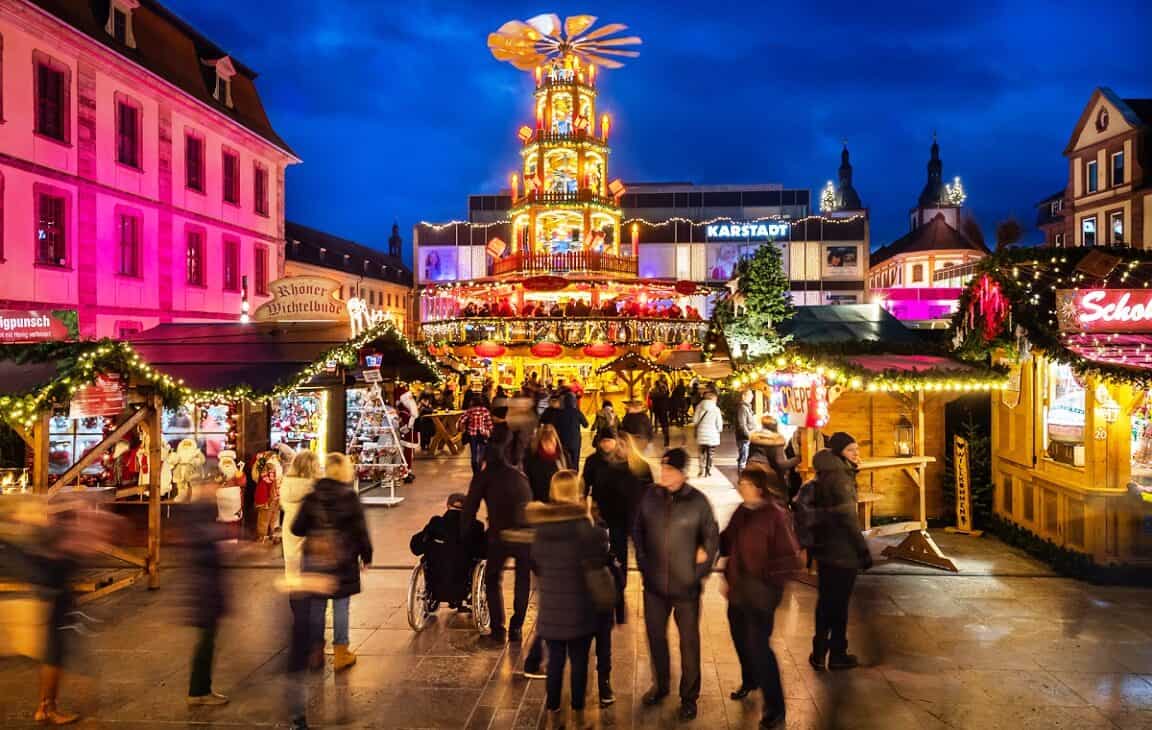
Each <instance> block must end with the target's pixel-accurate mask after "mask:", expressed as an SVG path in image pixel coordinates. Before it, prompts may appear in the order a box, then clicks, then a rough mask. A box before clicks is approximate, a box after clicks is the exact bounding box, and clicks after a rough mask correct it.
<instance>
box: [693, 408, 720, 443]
mask: <svg viewBox="0 0 1152 730" xmlns="http://www.w3.org/2000/svg"><path fill="white" fill-rule="evenodd" d="M692 422H693V423H694V424H695V426H696V443H698V444H700V445H701V446H719V445H720V432H721V431H722V430H724V416H723V414H721V413H720V406H718V405H716V400H715V399H714V398H704V399H702V400H701V401H700V402H699V403H698V404H696V415H695V416H693V418H692Z"/></svg>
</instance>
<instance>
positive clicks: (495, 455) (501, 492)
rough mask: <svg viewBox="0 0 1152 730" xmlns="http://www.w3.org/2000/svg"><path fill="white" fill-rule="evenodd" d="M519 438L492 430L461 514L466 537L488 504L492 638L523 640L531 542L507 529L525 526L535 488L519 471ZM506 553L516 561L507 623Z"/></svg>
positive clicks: (487, 587)
mask: <svg viewBox="0 0 1152 730" xmlns="http://www.w3.org/2000/svg"><path fill="white" fill-rule="evenodd" d="M517 449H518V444H517V441H516V439H515V437H514V435H513V433H512V432H511V431H509V430H508V429H502V430H497V431H494V432H493V434H492V439H491V440H490V441H489V442H488V447H487V449H486V450H485V452H484V467H483V469H482V470H481V471H480V473H478V474H477V475H476V476H475V477H473V478H472V484H471V485H470V486H469V487H468V496H467V498H466V499H465V501H464V514H463V515H462V516H461V518H460V537H461V539H467V537H468V530H469V529H470V525H471V524H472V521H473V520H474V519H476V512H477V510H479V509H480V502H481V500H483V501H484V503H485V505H486V506H487V507H488V556H487V557H488V563H487V566H486V569H485V572H484V587H485V593H486V594H487V596H488V611H489V613H490V614H491V615H492V634H491V639H492V640H493V641H498V642H503V641H504V640H505V639H511V640H512V641H519V640H520V632H521V627H523V625H524V614H525V613H527V611H528V594H529V591H530V590H531V588H532V573H531V558H530V556H529V549H528V546H527V545H525V544H519V543H515V542H509V541H508V540H507V539H505V538H506V536H505V535H504V534H503V533H504V532H505V531H506V530H515V529H517V528H521V527H523V526H524V507H526V506H527V504H528V503H529V502H530V501H532V488H531V487H529V486H528V477H527V476H525V475H524V472H522V471H520V468H519V462H518V461H517V460H516V454H515V453H514V452H515V451H516V450H517ZM508 558H513V559H514V560H515V561H516V588H515V594H514V595H515V597H514V598H513V601H512V619H511V620H510V621H509V622H508V629H507V630H505V628H504V594H503V592H502V591H501V587H500V585H501V582H502V577H503V574H504V563H505V561H507V560H508Z"/></svg>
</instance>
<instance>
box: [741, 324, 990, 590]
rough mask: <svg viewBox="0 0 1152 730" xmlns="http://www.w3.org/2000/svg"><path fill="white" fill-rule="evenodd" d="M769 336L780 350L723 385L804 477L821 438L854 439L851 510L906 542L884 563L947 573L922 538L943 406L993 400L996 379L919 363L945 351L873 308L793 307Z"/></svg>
mask: <svg viewBox="0 0 1152 730" xmlns="http://www.w3.org/2000/svg"><path fill="white" fill-rule="evenodd" d="M777 331H778V332H779V334H780V338H781V340H782V341H784V342H786V343H787V345H786V350H785V351H784V352H781V353H780V354H778V355H776V356H773V357H767V358H761V359H760V360H758V361H754V363H753V364H745V366H744V367H743V368H742V369H741V370H740V372H739V374H737V375H736V376H734V377H733V378H732V379H731V380H730V381H729V385H730V386H731V387H732V388H733V389H736V390H745V389H748V388H752V389H754V390H756V391H757V392H759V393H760V394H761V397H760V399H758V407H759V409H760V410H761V411H762V412H763V413H767V414H769V415H772V416H773V417H774V418H775V419H776V421H777V423H778V424H779V430H780V432H781V434H782V435H784V436H785V437H786V438H788V439H790V440H791V441H792V444H793V448H794V450H795V451H796V453H797V454H798V455H799V456H800V457H801V463H800V467H799V468H800V469H801V471H802V472H804V473H805V474H806V475H810V474H811V472H810V465H811V460H812V456H813V455H814V453H815V451H817V450H818V449H820V448H822V447H823V444H824V438H826V437H827V436H829V435H831V434H832V433H833V432H836V431H846V432H848V433H850V434H852V436H854V437H855V438H856V440H857V442H858V443H859V444H860V450H861V455H862V457H863V463H862V466H861V474H860V477H859V480H858V482H859V495H858V502H859V506H860V508H861V511H862V513H863V525H864V527H865V529H866V532H867V534H869V535H870V536H873V537H887V536H899V535H906V537H905V538H904V539H903V541H902V542H900V543H899V545H892V546H890V547H889V548H887V549H886V550H885V554H886V555H888V556H889V557H893V558H900V559H904V560H909V561H912V562H917V563H922V564H926V565H930V566H933V567H937V568H941V569H945V570H952V571H955V570H956V566H955V565H954V564H953V563H952V561H951V560H950V559H949V558H947V557H946V556H945V555H944V554H943V553H942V552H941V551H940V549H939V548H938V547H937V546H936V544H935V542H934V541H933V539H932V537H931V536H930V535H929V534H928V521H929V520H930V519H935V518H938V517H940V516H941V515H942V514H944V513H945V512H946V511H947V507H948V505H946V503H945V499H944V471H945V469H944V466H945V454H946V453H947V452H948V451H949V450H950V449H951V448H952V443H951V441H950V437H949V434H950V433H952V432H953V431H954V430H955V428H954V424H950V423H949V421H950V420H952V418H953V416H952V415H951V414H950V409H949V404H950V403H952V402H954V401H957V400H958V399H962V398H965V397H966V396H972V397H974V398H977V399H979V398H983V399H987V398H988V395H989V393H993V392H995V393H998V392H999V391H1000V389H1001V388H1003V387H1004V386H1005V384H1006V380H1007V379H1006V376H1005V375H1004V373H1003V372H1001V371H999V370H996V369H991V368H986V367H978V366H974V365H970V364H966V363H963V362H959V361H957V360H956V359H954V358H951V357H948V356H946V355H944V354H926V353H933V352H942V351H943V350H944V348H943V347H942V345H941V344H939V343H938V342H934V341H933V340H931V339H929V338H928V337H927V336H925V334H923V333H918V332H916V331H913V330H910V329H907V328H905V327H904V326H903V325H902V324H900V322H899V321H897V320H896V319H895V318H893V317H892V316H891V315H890V314H888V313H887V312H885V311H884V310H883V309H882V308H880V307H879V306H876V305H829V306H812V307H798V308H796V309H795V310H794V311H793V312H792V313H790V314H787V315H786V316H785V317H784V320H783V321H782V322H780V323H779V324H778V325H777ZM879 523H883V524H879Z"/></svg>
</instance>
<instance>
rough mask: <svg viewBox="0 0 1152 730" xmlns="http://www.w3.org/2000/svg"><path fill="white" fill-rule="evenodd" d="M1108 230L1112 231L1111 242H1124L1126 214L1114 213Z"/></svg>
mask: <svg viewBox="0 0 1152 730" xmlns="http://www.w3.org/2000/svg"><path fill="white" fill-rule="evenodd" d="M1108 230H1109V231H1111V242H1112V243H1113V244H1121V243H1124V214H1123V213H1113V214H1112V217H1111V220H1110V224H1109V226H1108Z"/></svg>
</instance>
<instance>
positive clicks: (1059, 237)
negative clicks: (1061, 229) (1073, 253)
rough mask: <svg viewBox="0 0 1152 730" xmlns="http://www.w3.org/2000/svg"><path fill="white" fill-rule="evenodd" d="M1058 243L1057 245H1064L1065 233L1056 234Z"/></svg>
mask: <svg viewBox="0 0 1152 730" xmlns="http://www.w3.org/2000/svg"><path fill="white" fill-rule="evenodd" d="M1056 245H1057V246H1063V245H1064V234H1063V233H1057V234H1056Z"/></svg>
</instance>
